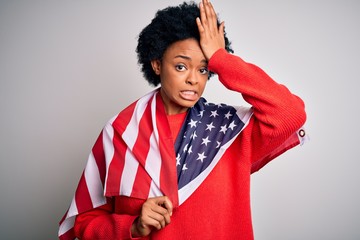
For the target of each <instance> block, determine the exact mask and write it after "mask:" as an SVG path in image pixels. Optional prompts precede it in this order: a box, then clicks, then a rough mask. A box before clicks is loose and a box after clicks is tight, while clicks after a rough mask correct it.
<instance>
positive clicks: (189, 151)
mask: <svg viewBox="0 0 360 240" xmlns="http://www.w3.org/2000/svg"><path fill="white" fill-rule="evenodd" d="M187 152H188V154H190V153H192V152H193V151H192V146H190V147H189V149H188V151H187Z"/></svg>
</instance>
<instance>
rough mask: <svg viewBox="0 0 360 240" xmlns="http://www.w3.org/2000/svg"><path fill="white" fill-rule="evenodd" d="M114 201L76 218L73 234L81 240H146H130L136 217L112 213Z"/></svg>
mask: <svg viewBox="0 0 360 240" xmlns="http://www.w3.org/2000/svg"><path fill="white" fill-rule="evenodd" d="M114 202H115V201H114V200H112V201H110V202H109V203H107V204H105V205H103V206H101V207H98V208H95V209H92V210H90V211H87V212H84V213H81V214H79V215H77V216H76V219H75V224H74V232H75V235H76V237H77V238H79V239H82V240H93V239H143V240H145V239H148V238H147V237H144V238H132V236H131V226H132V223H133V222H134V221H135V219H136V218H137V216H136V215H132V214H131V215H128V214H123V213H122V214H118V213H114V208H115V207H114Z"/></svg>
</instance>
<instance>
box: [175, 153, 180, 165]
mask: <svg viewBox="0 0 360 240" xmlns="http://www.w3.org/2000/svg"><path fill="white" fill-rule="evenodd" d="M180 160H181V158H180V154H179V153H178V155H177V156H176V166H179V165H180Z"/></svg>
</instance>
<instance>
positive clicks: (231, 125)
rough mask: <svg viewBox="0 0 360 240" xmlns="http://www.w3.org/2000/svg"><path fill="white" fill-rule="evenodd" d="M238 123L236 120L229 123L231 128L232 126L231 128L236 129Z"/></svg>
mask: <svg viewBox="0 0 360 240" xmlns="http://www.w3.org/2000/svg"><path fill="white" fill-rule="evenodd" d="M236 126H237V125H236V124H235V121H232V122H231V123H230V125H229V128H231V130H234V128H235V127H236Z"/></svg>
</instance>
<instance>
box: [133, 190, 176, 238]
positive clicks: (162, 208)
mask: <svg viewBox="0 0 360 240" xmlns="http://www.w3.org/2000/svg"><path fill="white" fill-rule="evenodd" d="M172 211H173V205H172V203H171V201H170V200H169V198H168V197H166V196H162V197H155V198H149V199H148V200H146V202H145V203H144V204H143V206H142V210H141V214H140V217H139V219H138V224H139V227H140V228H141V231H139V232H142V233H144V235H145V234H146V235H148V234H149V233H150V232H151V228H156V229H157V230H160V229H162V228H164V227H165V226H166V225H168V224H169V223H170V222H171V219H170V217H171V215H172Z"/></svg>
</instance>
